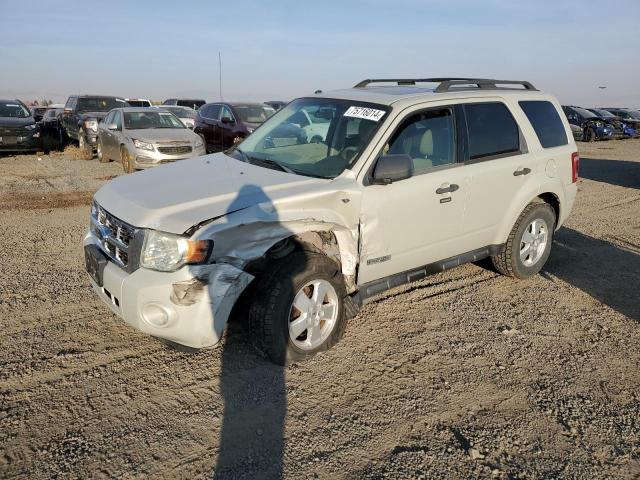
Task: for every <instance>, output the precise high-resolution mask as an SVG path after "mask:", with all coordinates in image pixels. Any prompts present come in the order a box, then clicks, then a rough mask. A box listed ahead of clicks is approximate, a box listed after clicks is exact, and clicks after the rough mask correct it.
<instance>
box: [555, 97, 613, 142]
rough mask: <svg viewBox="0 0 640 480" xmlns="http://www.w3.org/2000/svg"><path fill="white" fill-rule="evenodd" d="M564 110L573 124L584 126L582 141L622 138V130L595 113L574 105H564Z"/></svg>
mask: <svg viewBox="0 0 640 480" xmlns="http://www.w3.org/2000/svg"><path fill="white" fill-rule="evenodd" d="M562 110H563V111H564V114H565V115H566V116H567V120H568V121H569V123H570V124H572V125H577V126H578V127H581V128H582V141H583V142H595V141H596V140H612V139H614V138H621V137H622V131H621V130H618V129H616V127H615V126H613V125H611V124H609V123H607V122H606V121H605V120H604V119H602V118H601V117H599V116H597V115H596V114H595V113H592V112H590V111H589V110H587V109H585V108H581V107H575V106H573V105H563V106H562Z"/></svg>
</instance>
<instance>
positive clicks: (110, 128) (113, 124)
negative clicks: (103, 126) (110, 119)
mask: <svg viewBox="0 0 640 480" xmlns="http://www.w3.org/2000/svg"><path fill="white" fill-rule="evenodd" d="M107 130H118V125H116V124H115V123H110V124H108V125H107Z"/></svg>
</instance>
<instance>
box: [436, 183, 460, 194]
mask: <svg viewBox="0 0 640 480" xmlns="http://www.w3.org/2000/svg"><path fill="white" fill-rule="evenodd" d="M459 188H460V187H459V186H458V185H456V184H455V183H452V184H451V185H449V186H448V187H440V188H438V189H437V190H436V193H437V194H438V195H442V194H443V193H451V192H455V191H456V190H458V189H459Z"/></svg>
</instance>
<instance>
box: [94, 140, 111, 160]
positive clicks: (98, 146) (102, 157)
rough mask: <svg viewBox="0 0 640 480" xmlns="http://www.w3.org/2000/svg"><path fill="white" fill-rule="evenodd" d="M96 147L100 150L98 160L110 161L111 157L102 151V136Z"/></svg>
mask: <svg viewBox="0 0 640 480" xmlns="http://www.w3.org/2000/svg"><path fill="white" fill-rule="evenodd" d="M96 149H97V150H98V160H99V161H100V163H109V159H108V158H107V157H105V156H104V153H102V140H100V137H98V142H97V147H96Z"/></svg>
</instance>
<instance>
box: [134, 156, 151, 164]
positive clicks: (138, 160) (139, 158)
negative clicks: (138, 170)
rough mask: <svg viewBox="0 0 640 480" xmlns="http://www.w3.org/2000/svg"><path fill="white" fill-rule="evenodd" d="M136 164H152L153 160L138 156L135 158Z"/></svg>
mask: <svg viewBox="0 0 640 480" xmlns="http://www.w3.org/2000/svg"><path fill="white" fill-rule="evenodd" d="M136 162H138V163H153V162H155V160H154V159H153V158H149V157H145V156H144V155H138V156H137V157H136Z"/></svg>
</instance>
